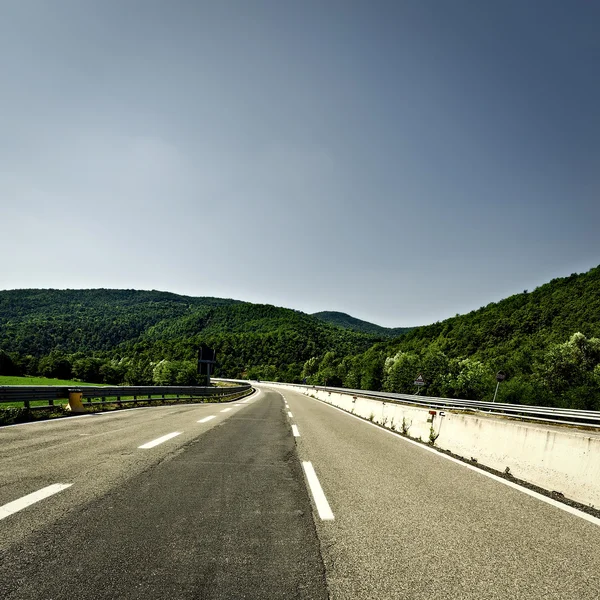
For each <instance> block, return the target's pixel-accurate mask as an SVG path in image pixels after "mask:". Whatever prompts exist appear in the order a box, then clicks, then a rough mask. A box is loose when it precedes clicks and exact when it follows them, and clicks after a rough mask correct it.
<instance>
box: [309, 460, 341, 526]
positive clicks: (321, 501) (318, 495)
mask: <svg viewBox="0 0 600 600" xmlns="http://www.w3.org/2000/svg"><path fill="white" fill-rule="evenodd" d="M302 467H303V468H304V474H305V475H306V479H307V481H308V486H309V487H310V493H311V494H312V497H313V500H314V501H315V504H316V505H317V512H318V513H319V517H321V521H333V519H335V517H334V516H333V512H331V508H330V507H329V502H327V498H326V497H325V492H323V488H322V487H321V484H320V483H319V478H318V477H317V474H316V473H315V469H314V467H313V466H312V463H311V462H308V461H303V462H302Z"/></svg>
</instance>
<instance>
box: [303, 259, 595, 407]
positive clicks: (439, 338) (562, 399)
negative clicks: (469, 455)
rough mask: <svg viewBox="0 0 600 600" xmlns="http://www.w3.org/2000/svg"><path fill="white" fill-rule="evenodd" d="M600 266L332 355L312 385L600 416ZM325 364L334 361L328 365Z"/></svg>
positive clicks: (316, 365)
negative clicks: (420, 391)
mask: <svg viewBox="0 0 600 600" xmlns="http://www.w3.org/2000/svg"><path fill="white" fill-rule="evenodd" d="M599 338H600V267H596V268H594V269H591V270H590V271H588V272H587V273H583V274H573V275H571V276H570V277H565V278H561V279H554V280H552V281H551V282H549V283H547V284H545V285H543V286H541V287H539V288H537V289H535V290H534V291H532V292H527V291H526V292H523V293H522V294H516V295H514V296H511V297H509V298H506V299H505V300H502V301H501V302H497V303H492V304H489V305H487V306H485V307H483V308H480V309H479V310H476V311H473V312H470V313H468V314H466V315H460V316H456V317H453V318H451V319H447V320H445V321H442V322H438V323H434V324H432V325H427V326H424V327H416V328H415V329H413V330H411V331H409V332H407V333H406V334H405V335H402V336H400V337H398V338H396V339H394V340H391V341H388V342H384V343H380V344H376V345H374V346H373V347H372V348H370V349H369V350H367V351H366V352H364V353H361V354H357V355H354V356H346V357H340V356H331V355H329V356H328V357H323V358H322V359H320V360H319V361H313V363H312V364H311V365H310V367H309V369H308V371H305V372H306V374H308V375H309V381H310V382H312V383H324V382H325V381H328V382H332V381H335V382H338V383H341V384H342V385H345V386H346V387H350V388H364V389H373V390H378V389H384V390H388V391H395V392H403V393H416V387H415V386H414V385H413V381H414V379H415V376H416V375H417V374H419V373H422V374H423V376H424V377H425V380H426V381H427V382H428V386H427V388H426V390H425V392H424V393H426V394H428V395H432V396H446V397H459V398H473V399H483V400H491V399H492V397H493V393H494V388H495V384H496V381H495V374H496V372H497V371H499V370H503V371H505V372H506V374H507V375H508V379H507V381H506V382H504V383H502V384H501V386H500V390H499V400H500V401H505V402H517V403H528V404H544V405H557V406H568V407H575V408H589V409H597V410H600V339H599ZM325 358H326V359H327V360H325Z"/></svg>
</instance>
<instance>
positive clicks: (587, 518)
mask: <svg viewBox="0 0 600 600" xmlns="http://www.w3.org/2000/svg"><path fill="white" fill-rule="evenodd" d="M296 393H300V392H296ZM302 395H303V396H305V394H302ZM306 398H310V399H311V400H315V401H316V402H320V403H321V404H324V405H325V406H329V407H330V408H334V409H335V410H339V411H340V412H341V413H344V414H345V415H347V416H349V417H352V418H354V419H358V420H359V421H360V422H361V423H364V424H365V425H371V426H372V427H375V428H376V429H378V430H379V431H381V432H383V433H389V434H390V435H393V436H394V437H395V438H396V439H398V440H402V441H403V442H408V443H409V444H413V445H414V446H417V447H418V448H421V450H427V452H432V453H433V454H435V455H436V456H439V457H440V458H445V459H446V460H449V461H451V462H453V463H456V464H457V465H460V466H461V467H465V468H466V469H470V470H471V471H474V472H475V473H479V474H480V475H484V476H485V477H489V478H490V479H493V480H494V481H497V482H498V483H502V484H503V485H507V486H508V487H511V488H513V489H515V490H518V491H519V492H522V493H523V494H527V495H528V496H531V497H533V498H537V499H538V500H541V501H542V502H545V503H546V504H550V505H551V506H555V507H556V508H560V510H563V511H564V512H567V513H569V514H571V515H574V516H576V517H579V518H581V519H584V520H585V521H589V522H590V523H593V524H594V525H598V526H599V527H600V519H599V518H598V517H594V516H593V515H588V513H585V512H583V511H581V510H578V509H576V508H573V507H572V506H569V505H568V504H563V503H562V502H558V501H557V500H553V499H552V498H548V496H544V495H543V494H540V493H538V492H534V491H533V490H530V489H529V488H526V487H523V486H522V485H519V484H518V483H514V482H512V481H509V480H508V479H503V478H502V477H498V475H494V474H493V473H489V472H488V471H484V470H483V469H478V468H477V467H474V466H473V465H469V464H467V463H465V462H463V461H462V460H458V459H457V458H454V457H453V456H448V455H447V454H444V453H443V452H438V451H437V450H435V449H434V448H430V447H429V446H425V445H424V444H420V443H419V442H415V441H414V440H411V439H408V438H406V437H404V436H402V435H399V434H398V433H395V432H394V431H390V430H389V429H385V428H383V427H380V426H379V425H377V424H376V423H371V422H370V421H367V420H365V419H363V418H361V417H359V416H357V415H353V414H351V413H349V412H348V411H345V410H344V409H343V408H339V407H337V406H333V405H332V404H328V403H327V402H324V401H323V400H319V399H318V398H313V397H312V396H306Z"/></svg>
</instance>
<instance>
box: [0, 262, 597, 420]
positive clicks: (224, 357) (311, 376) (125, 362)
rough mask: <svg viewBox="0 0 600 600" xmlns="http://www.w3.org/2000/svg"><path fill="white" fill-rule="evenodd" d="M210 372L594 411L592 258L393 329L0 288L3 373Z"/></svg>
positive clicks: (165, 298) (141, 376) (220, 304)
mask: <svg viewBox="0 0 600 600" xmlns="http://www.w3.org/2000/svg"><path fill="white" fill-rule="evenodd" d="M201 343H205V344H208V345H209V346H213V347H215V348H216V350H217V353H218V367H217V373H216V374H217V375H221V376H225V377H236V378H238V377H248V378H260V379H271V380H276V379H279V380H281V381H290V382H293V381H301V380H303V379H305V378H306V379H307V381H308V382H309V383H311V384H329V385H338V386H340V385H341V386H345V387H349V388H363V389H371V390H378V389H383V390H387V391H394V392H404V393H415V391H416V388H415V387H414V385H413V382H414V379H415V377H416V375H418V374H419V373H421V374H422V375H423V377H424V378H425V381H426V382H427V386H426V389H425V393H426V394H428V395H432V396H445V397H458V398H473V399H481V400H491V399H492V396H493V393H494V388H495V385H496V380H495V374H496V373H497V371H499V370H502V371H505V372H506V374H507V376H508V377H507V380H506V381H505V382H504V383H502V384H501V386H500V390H499V400H500V401H503V402H516V403H528V404H544V405H557V406H566V407H573V408H587V409H594V410H600V267H597V268H594V269H591V270H590V271H589V272H587V273H583V274H579V275H575V274H574V275H571V276H570V277H565V278H561V279H554V280H552V281H551V282H549V283H548V284H546V285H543V286H541V287H539V288H537V289H535V290H533V291H532V292H527V291H525V292H523V293H521V294H516V295H514V296H511V297H510V298H506V299H505V300H502V301H500V302H497V303H492V304H489V305H487V306H485V307H483V308H480V309H479V310H476V311H473V312H471V313H469V314H466V315H461V316H456V317H453V318H451V319H447V320H445V321H442V322H439V323H434V324H432V325H427V326H424V327H416V328H414V329H412V330H410V331H408V332H406V333H404V334H403V335H400V336H398V337H395V338H393V339H389V338H387V339H386V338H385V337H384V336H381V335H380V336H377V335H371V334H367V333H359V332H356V331H353V330H352V329H350V328H347V327H343V326H339V324H336V325H332V324H330V323H326V322H324V321H323V320H321V319H320V318H317V317H316V316H312V315H307V314H304V313H301V312H298V311H294V310H290V309H285V308H277V307H274V306H269V305H257V304H249V303H245V302H239V301H235V300H222V299H217V298H191V297H186V296H178V295H176V294H169V293H165V292H138V291H133V290H67V291H58V290H17V291H9V292H0V374H18V373H28V374H40V375H46V376H56V377H60V378H67V377H70V376H73V377H75V378H77V379H81V380H84V381H89V382H97V383H102V382H106V383H129V384H132V385H143V384H151V383H155V384H163V383H178V384H182V385H184V384H191V383H194V381H195V378H196V374H195V363H194V358H195V353H196V349H197V347H198V345H199V344H201Z"/></svg>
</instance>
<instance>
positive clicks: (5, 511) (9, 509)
mask: <svg viewBox="0 0 600 600" xmlns="http://www.w3.org/2000/svg"><path fill="white" fill-rule="evenodd" d="M72 485H73V484H72V483H54V484H52V485H49V486H48V487H45V488H42V489H41V490H38V491H37V492H33V493H32V494H28V495H27V496H23V497H22V498H19V499H18V500H13V501H12V502H9V503H8V504H5V505H4V506H0V520H2V519H4V518H6V517H8V516H9V515H12V514H14V513H16V512H19V511H20V510H23V509H24V508H27V507H28V506H31V505H32V504H35V503H36V502H39V501H40V500H43V499H44V498H48V497H49V496H53V495H54V494H58V492H62V491H63V490H66V489H67V488H68V487H71V486H72Z"/></svg>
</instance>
